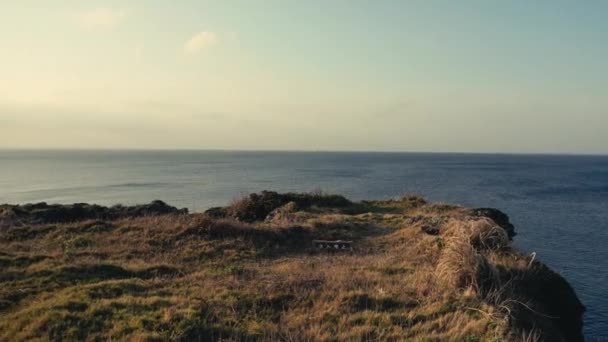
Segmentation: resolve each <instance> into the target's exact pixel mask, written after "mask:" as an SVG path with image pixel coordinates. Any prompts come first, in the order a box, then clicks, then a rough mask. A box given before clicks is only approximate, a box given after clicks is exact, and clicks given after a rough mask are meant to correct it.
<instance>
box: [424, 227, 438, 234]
mask: <svg viewBox="0 0 608 342" xmlns="http://www.w3.org/2000/svg"><path fill="white" fill-rule="evenodd" d="M422 231H423V232H425V233H427V234H429V235H439V228H438V227H432V226H422Z"/></svg>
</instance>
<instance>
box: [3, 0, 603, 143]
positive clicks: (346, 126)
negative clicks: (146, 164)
mask: <svg viewBox="0 0 608 342" xmlns="http://www.w3.org/2000/svg"><path fill="white" fill-rule="evenodd" d="M607 15H608V2H606V1H584V2H582V1H581V2H577V1H535V2H531V1H503V2H497V1H428V0H427V1H227V0H223V1H172V2H170V1H160V0H158V1H149V0H148V1H143V0H141V1H81V0H80V1H60V0H54V1H33V0H25V1H24V0H21V1H11V2H4V3H3V4H0V41H1V42H2V48H1V50H0V51H1V54H0V75H1V76H0V148H41V147H43V148H151V149H156V148H171V149H173V148H199V149H281V150H284V149H287V150H390V151H470V152H552V153H608V134H606V133H605V132H604V131H605V129H606V128H607V127H608V64H607V62H606V61H607V60H608V56H607V55H608V44H607V42H608V20H606V16H607Z"/></svg>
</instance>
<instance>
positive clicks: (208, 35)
mask: <svg viewBox="0 0 608 342" xmlns="http://www.w3.org/2000/svg"><path fill="white" fill-rule="evenodd" d="M217 41H218V39H217V35H216V34H215V33H213V32H206V31H205V32H199V33H197V34H195V35H194V36H193V37H192V38H190V40H188V41H187V42H186V44H185V45H184V52H185V53H188V54H195V53H198V52H199V51H201V50H202V49H204V48H206V47H209V46H211V45H213V44H215V43H217Z"/></svg>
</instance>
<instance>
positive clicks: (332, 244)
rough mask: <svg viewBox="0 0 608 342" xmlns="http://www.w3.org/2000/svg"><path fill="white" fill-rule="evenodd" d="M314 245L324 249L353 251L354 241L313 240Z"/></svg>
mask: <svg viewBox="0 0 608 342" xmlns="http://www.w3.org/2000/svg"><path fill="white" fill-rule="evenodd" d="M312 245H313V247H314V248H316V249H324V250H344V251H352V250H353V242H352V241H344V240H335V241H330V240H313V241H312Z"/></svg>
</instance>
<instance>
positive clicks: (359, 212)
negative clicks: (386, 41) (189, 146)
mask: <svg viewBox="0 0 608 342" xmlns="http://www.w3.org/2000/svg"><path fill="white" fill-rule="evenodd" d="M5 208H8V207H5ZM10 208H11V211H12V212H13V213H12V214H11V213H8V214H7V213H6V212H5V213H4V216H3V215H2V213H0V227H2V228H0V341H25V340H27V341H30V340H42V341H44V340H55V341H60V340H93V341H95V340H100V341H101V340H109V339H112V340H141V341H156V340H158V341H164V340H198V341H219V340H226V341H232V340H238V341H256V340H284V341H338V340H350V341H354V340H356V341H360V340H369V341H373V340H382V341H384V340H399V341H401V340H406V341H407V340H411V341H444V340H447V341H503V340H514V341H535V340H546V341H577V340H582V334H581V330H582V314H583V311H584V307H583V306H582V305H581V303H580V302H579V300H578V299H577V297H576V295H575V293H574V291H573V290H572V288H571V287H570V286H569V285H568V283H567V282H566V281H565V280H564V279H563V278H561V277H560V276H559V275H557V274H556V273H554V272H552V271H551V270H549V269H548V268H547V267H545V266H544V265H543V264H541V263H539V262H538V261H534V260H532V259H531V258H530V257H529V256H526V255H522V254H520V253H517V252H516V251H514V250H513V249H512V248H511V245H510V239H511V237H512V236H513V235H514V231H513V226H512V225H511V224H510V223H509V221H508V218H507V217H506V215H504V214H502V213H500V212H499V211H496V210H493V209H479V210H469V209H466V208H462V207H457V206H449V205H441V204H428V203H426V202H425V201H424V200H422V199H420V198H418V197H405V198H402V199H399V200H391V201H366V202H361V203H353V202H351V201H349V200H347V199H345V198H343V197H341V196H329V195H323V194H277V193H274V192H263V193H261V194H252V195H250V196H246V197H244V198H243V199H241V200H238V201H235V202H234V203H233V204H231V205H230V206H229V207H226V208H213V209H211V210H210V211H209V212H208V213H206V214H190V215H188V214H185V213H184V212H181V211H177V212H175V211H172V213H170V214H166V213H163V212H162V211H161V212H149V211H148V212H143V213H136V214H134V215H133V216H130V217H124V216H118V217H116V218H113V219H107V220H106V219H104V220H99V219H86V218H83V219H78V220H75V222H68V223H59V224H56V223H47V222H41V221H40V220H39V221H36V222H30V223H29V224H24V223H23V220H21V221H20V222H21V224H19V225H17V226H15V225H14V224H13V225H11V224H10V222H12V221H11V220H14V219H15V215H14V211H15V210H16V211H19V210H20V208H18V207H10ZM141 215H143V216H141ZM56 221H57V220H56ZM59 221H60V220H59ZM26 223H27V222H26ZM313 239H342V240H353V241H354V251H352V252H350V251H349V252H320V251H315V250H313V249H312V248H311V247H312V245H311V242H312V240H313Z"/></svg>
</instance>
